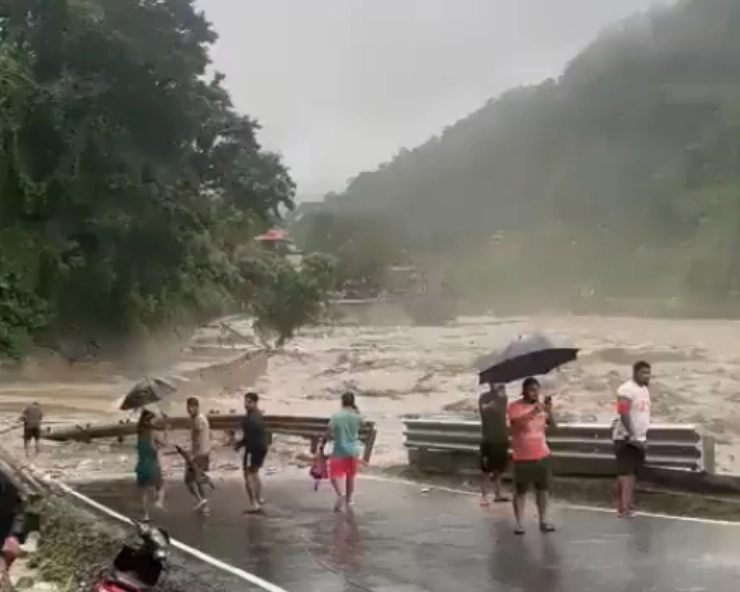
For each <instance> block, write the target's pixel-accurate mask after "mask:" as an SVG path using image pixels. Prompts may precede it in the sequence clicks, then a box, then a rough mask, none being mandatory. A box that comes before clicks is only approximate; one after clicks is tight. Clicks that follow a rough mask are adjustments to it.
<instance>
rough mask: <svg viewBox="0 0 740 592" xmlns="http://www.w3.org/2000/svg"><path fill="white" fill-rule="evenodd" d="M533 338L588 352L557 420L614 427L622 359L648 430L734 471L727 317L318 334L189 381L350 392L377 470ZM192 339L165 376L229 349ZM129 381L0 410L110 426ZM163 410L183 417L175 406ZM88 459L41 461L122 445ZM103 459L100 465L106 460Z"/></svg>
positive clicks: (214, 389)
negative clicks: (699, 437) (640, 379)
mask: <svg viewBox="0 0 740 592" xmlns="http://www.w3.org/2000/svg"><path fill="white" fill-rule="evenodd" d="M238 325H239V324H238V323H237V324H236V325H235V327H236V328H237V329H239V330H240V331H242V330H243V331H244V332H247V331H248V329H247V328H246V327H241V328H239V326H238ZM532 331H542V332H544V333H547V334H550V335H553V336H554V337H556V338H564V339H567V340H568V341H570V342H572V343H574V344H575V345H576V346H577V347H580V348H582V349H583V351H582V353H581V356H580V359H579V360H578V361H577V362H575V363H573V364H571V365H569V366H567V367H566V368H564V369H563V370H561V371H560V372H558V373H555V374H554V376H553V379H552V381H551V382H550V384H549V385H548V386H549V387H550V388H552V389H553V390H554V392H555V393H556V395H557V396H556V410H557V412H558V413H559V415H560V416H561V417H562V418H564V419H566V420H582V421H594V420H609V419H610V418H611V412H612V401H613V396H614V389H615V388H616V386H618V385H619V383H620V382H622V381H623V380H625V379H626V378H627V377H628V376H629V372H630V365H631V363H632V362H634V361H635V360H636V359H638V358H644V359H646V360H648V361H649V362H651V363H652V364H653V369H654V375H655V378H654V381H653V397H654V415H655V419H656V421H663V422H687V423H696V424H699V425H701V426H703V427H704V428H705V429H706V431H707V432H708V433H710V434H712V435H714V436H715V437H716V438H717V442H718V459H717V460H718V465H719V467H720V469H721V470H724V471H733V472H740V407H739V406H738V402H740V322H735V321H698V320H655V319H635V318H604V317H568V316H558V317H555V316H552V317H544V316H542V317H532V318H516V319H514V318H508V319H502V318H493V317H480V318H470V317H468V318H461V319H459V320H458V321H457V322H455V323H453V324H450V325H449V326H446V327H440V328H426V327H380V326H375V327H368V326H363V327H316V328H311V329H308V330H305V331H303V332H302V333H301V335H300V336H299V337H297V338H296V339H295V340H294V341H292V342H290V343H289V344H288V346H286V348H285V349H284V350H283V351H281V352H277V353H274V354H272V355H269V356H268V355H267V354H256V356H255V357H254V359H253V360H252V361H251V362H250V364H248V365H246V366H244V367H243V368H241V369H240V370H239V371H238V372H235V371H234V370H233V369H230V370H228V371H226V372H224V375H219V374H218V373H211V374H210V375H208V376H207V377H206V378H205V379H204V380H201V381H200V382H198V381H195V382H194V383H193V384H195V385H197V388H196V389H195V390H196V391H197V394H199V395H200V396H201V397H203V398H204V399H206V400H207V405H208V407H209V408H218V409H221V410H223V411H228V410H230V409H238V408H240V406H241V405H240V393H241V392H243V389H244V388H247V387H249V386H253V387H254V388H255V389H256V390H258V391H259V392H260V393H261V395H262V397H263V400H264V403H263V407H264V410H265V411H266V412H267V413H290V414H328V413H330V412H331V411H333V410H334V409H335V408H336V405H337V400H338V397H339V395H340V394H341V393H342V392H343V391H345V390H353V391H355V392H356V393H357V394H358V402H359V405H360V408H361V411H362V412H363V414H365V415H366V416H367V417H368V418H369V419H372V420H375V421H376V422H377V423H378V426H379V432H380V433H379V438H378V441H377V444H376V450H375V454H374V458H373V463H374V464H377V465H392V464H397V463H400V462H404V460H405V452H404V450H403V446H402V444H401V441H402V438H401V418H402V416H403V415H405V414H416V413H422V414H440V413H449V414H455V415H459V414H467V413H473V412H474V410H475V399H476V394H477V392H478V386H477V381H476V376H475V373H474V372H473V371H472V368H471V364H472V362H473V361H474V360H475V358H476V357H478V356H479V355H481V354H484V353H488V352H490V351H491V350H493V349H495V348H497V347H501V346H502V345H505V344H506V342H507V341H508V340H510V339H512V338H516V337H517V336H518V335H520V334H526V333H529V332H532ZM198 342H199V346H198V347H196V348H194V349H191V350H189V351H185V352H184V353H183V354H182V355H181V356H180V361H179V362H178V364H176V365H175V366H174V367H173V369H172V371H174V372H178V373H183V372H185V373H187V372H191V373H192V372H193V371H196V372H197V368H201V367H203V368H205V367H208V366H209V365H211V364H215V363H218V362H219V361H223V360H225V359H228V357H229V356H232V357H233V356H234V355H235V354H236V353H238V350H234V349H225V350H224V349H221V348H219V347H216V342H217V338H216V336H214V335H212V334H211V335H209V334H204V335H201V336H200V337H199V339H198ZM131 381H132V379H131V377H130V376H129V377H127V376H122V375H117V374H115V372H103V371H101V370H100V369H98V371H96V372H95V371H89V372H86V373H82V372H79V373H78V374H77V375H75V371H74V370H72V371H70V374H69V375H68V376H66V377H65V378H64V380H59V381H55V382H51V381H46V382H40V381H33V382H32V381H29V380H22V381H14V382H5V383H2V384H0V411H1V412H4V413H5V414H6V416H10V415H13V414H17V413H18V411H19V410H20V408H21V407H22V405H23V404H25V402H27V401H30V400H40V401H41V403H42V405H44V406H45V407H46V409H47V416H48V418H49V420H50V421H60V422H69V421H72V422H78V423H85V422H88V421H103V420H104V421H117V420H118V419H121V418H122V417H124V415H123V414H122V413H121V412H119V411H116V402H117V400H118V399H119V398H120V397H121V396H122V395H123V394H124V393H125V391H126V389H127V388H128V387H129V386H130V384H131ZM188 390H189V391H192V389H188ZM188 394H190V392H189V393H188ZM172 405H173V406H174V408H175V409H179V408H180V406H181V401H179V400H175V401H173V403H172ZM18 444H19V443H17V442H16V443H15V445H16V446H17V445H18ZM281 446H282V447H283V448H282V449H281ZM95 450H96V456H95V459H93V456H92V455H90V447H82V446H81V445H74V444H70V445H65V444H63V445H56V446H52V445H49V446H48V447H47V450H46V451H45V452H44V453H43V454H42V458H40V459H39V461H38V463H39V464H42V465H48V467H49V468H53V467H56V468H57V470H68V469H70V468H73V467H77V469H76V470H77V471H79V472H81V473H84V474H87V473H88V472H95V471H96V470H98V469H100V470H101V471H102V470H103V468H102V466H104V467H105V471H108V472H111V471H113V472H115V471H116V470H119V469H120V471H131V466H132V461H131V458H130V449H129V448H128V447H126V446H118V445H111V444H108V443H104V444H99V445H95ZM278 450H279V451H280V450H282V452H280V453H279V454H276V455H275V456H274V458H273V461H272V462H274V463H276V464H280V462H283V461H284V462H291V460H292V459H293V460H294V459H295V458H297V457H301V456H302V454H303V453H304V451H303V448H302V445H299V446H298V448H296V447H295V446H294V445H293V444H292V443H283V444H281V443H278ZM99 452H104V453H106V455H104V456H105V458H108V459H109V460H103V461H101V460H100V459H101V458H103V456H101V455H99V454H98V453H99ZM107 453H109V454H107ZM83 457H86V458H83ZM110 459H113V460H115V462H111V461H110ZM281 459H282V460H281ZM236 462H237V461H236V459H232V458H231V455H230V453H228V452H224V458H223V460H222V464H223V466H224V467H229V466H232V465H233V468H236ZM75 463H77V464H76V465H75ZM80 463H83V465H82V466H80ZM84 463H87V464H86V465H85V464H84ZM97 463H101V466H100V467H98V465H97ZM93 465H94V466H93ZM173 470H175V469H173ZM80 476H82V475H80Z"/></svg>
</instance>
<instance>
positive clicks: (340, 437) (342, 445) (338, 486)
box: [328, 393, 362, 512]
mask: <svg viewBox="0 0 740 592" xmlns="http://www.w3.org/2000/svg"><path fill="white" fill-rule="evenodd" d="M361 425H362V418H361V417H360V412H359V410H358V409H357V405H355V396H354V395H353V394H352V393H344V394H343V395H342V408H341V409H340V410H339V411H337V412H336V413H335V414H334V415H332V416H331V419H330V420H329V433H328V437H329V439H330V440H331V441H332V452H331V456H330V457H329V479H330V480H331V485H332V487H333V488H334V491H335V492H336V494H337V501H336V503H335V504H334V510H335V511H336V512H339V511H341V509H342V508H343V507H345V506H346V507H349V506H351V505H352V496H353V494H354V491H355V477H356V475H357V457H358V456H359V452H360V450H359V444H358V439H359V434H360V426H361ZM342 480H344V481H345V487H344V492H343V491H342Z"/></svg>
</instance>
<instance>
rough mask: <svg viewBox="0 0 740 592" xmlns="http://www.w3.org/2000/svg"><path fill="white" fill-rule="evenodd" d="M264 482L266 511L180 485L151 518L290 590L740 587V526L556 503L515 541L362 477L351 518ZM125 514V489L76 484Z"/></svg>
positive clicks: (467, 502) (235, 492) (495, 524)
mask: <svg viewBox="0 0 740 592" xmlns="http://www.w3.org/2000/svg"><path fill="white" fill-rule="evenodd" d="M311 485H312V483H311V481H310V480H309V479H308V477H307V476H300V477H298V476H296V477H294V478H287V477H283V476H275V477H268V478H267V480H266V496H267V497H268V505H267V507H266V509H265V512H264V514H263V515H243V514H242V508H243V499H244V498H243V490H242V486H241V484H240V483H239V482H238V481H228V482H224V483H221V484H220V485H219V487H218V489H217V491H216V492H215V493H214V494H213V498H212V512H211V515H210V516H208V517H206V518H199V517H197V516H195V515H194V514H193V512H192V510H191V507H192V504H191V501H190V499H189V498H188V497H187V494H186V492H185V491H184V489H183V488H182V487H181V486H179V485H178V486H175V487H172V488H171V491H170V492H169V494H168V495H169V498H168V506H169V510H168V512H167V513H166V514H163V515H160V516H159V517H158V521H159V522H160V523H161V524H163V525H164V526H165V527H167V528H169V529H170V531H171V533H172V534H173V535H174V536H175V537H176V538H178V539H179V540H181V541H183V542H184V543H186V544H189V545H191V546H193V547H196V548H198V549H200V550H202V551H204V552H206V553H208V554H210V555H212V556H214V557H217V558H219V559H221V560H223V561H227V562H229V563H231V564H232V565H234V566H237V567H240V568H242V569H244V570H247V571H249V572H252V573H254V574H256V575H258V576H260V577H262V578H264V579H266V580H268V581H271V582H273V583H275V584H277V585H279V586H282V587H283V588H285V589H286V590H288V591H289V592H312V591H315V590H324V591H326V592H340V591H341V592H344V591H348V592H349V591H355V592H356V591H358V590H360V591H361V590H365V591H367V590H371V591H373V592H449V591H450V590H456V589H460V590H463V589H464V590H466V591H481V592H483V591H486V592H490V591H491V590H496V591H500V592H589V591H598V592H623V591H624V590H629V591H630V592H641V591H645V592H648V591H650V592H703V591H707V592H715V591H720V590H729V589H732V588H734V587H735V586H736V583H737V581H739V579H740V556H738V553H737V549H738V548H740V525H731V524H729V525H727V524H718V523H708V522H699V521H682V520H675V519H667V518H661V517H648V516H638V517H636V518H634V519H633V520H620V519H617V518H616V517H615V516H614V515H613V514H611V513H608V512H600V511H588V510H579V509H573V508H567V507H555V508H554V512H553V518H554V519H555V521H556V523H557V525H558V526H559V530H558V532H555V533H552V534H546V535H545V534H541V533H540V532H539V531H538V530H537V528H536V523H534V522H533V521H532V522H530V523H529V524H528V525H527V526H528V530H527V533H526V535H524V536H516V535H514V534H513V532H512V528H511V519H510V509H509V507H508V505H504V506H495V507H491V508H489V509H481V508H479V507H478V505H477V499H476V497H474V496H469V495H461V494H456V493H452V492H447V491H442V490H432V491H429V492H426V493H425V492H423V491H422V489H421V487H420V486H418V485H413V484H408V483H402V482H394V481H388V480H377V479H373V478H366V479H362V480H361V482H360V483H359V491H358V496H357V503H356V508H355V510H354V512H353V513H352V514H351V515H346V514H334V513H333V512H332V511H331V506H332V502H333V496H332V494H331V492H330V489H329V486H328V484H323V485H322V487H321V489H320V490H319V491H318V492H316V493H315V492H313V490H312V487H311ZM80 490H81V491H82V492H83V493H86V494H87V495H90V496H91V497H93V498H95V499H97V500H98V501H101V502H103V503H106V504H107V505H109V506H111V507H113V508H114V509H116V510H118V511H120V512H122V513H125V514H129V515H135V514H136V508H137V505H136V503H135V501H134V500H135V491H134V488H133V487H132V486H131V485H128V484H126V485H121V484H120V483H117V484H115V485H112V484H100V483H98V484H95V485H91V486H85V487H80Z"/></svg>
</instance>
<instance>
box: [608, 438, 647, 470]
mask: <svg viewBox="0 0 740 592" xmlns="http://www.w3.org/2000/svg"><path fill="white" fill-rule="evenodd" d="M614 457H615V458H616V459H617V474H618V475H623V476H627V475H637V474H638V473H639V472H640V471H641V470H642V467H643V466H644V465H645V449H644V448H643V447H642V446H637V445H635V444H632V443H630V442H626V441H624V440H616V441H615V442H614Z"/></svg>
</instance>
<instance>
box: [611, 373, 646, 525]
mask: <svg viewBox="0 0 740 592" xmlns="http://www.w3.org/2000/svg"><path fill="white" fill-rule="evenodd" d="M650 373H651V368H650V364H648V363H647V362H645V361H644V360H640V361H639V362H635V364H634V365H633V366H632V378H631V379H630V380H628V381H627V382H625V383H624V384H623V385H622V386H620V387H619V389H617V417H616V418H615V419H614V427H613V432H612V434H613V438H614V456H615V457H616V461H617V513H618V514H619V516H620V517H621V518H628V517H630V516H632V514H633V513H634V507H633V500H634V495H635V483H636V481H637V475H638V474H639V472H640V470H641V469H642V467H643V465H644V464H645V448H646V445H647V434H648V429H649V428H650V391H649V390H648V385H649V384H650Z"/></svg>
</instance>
